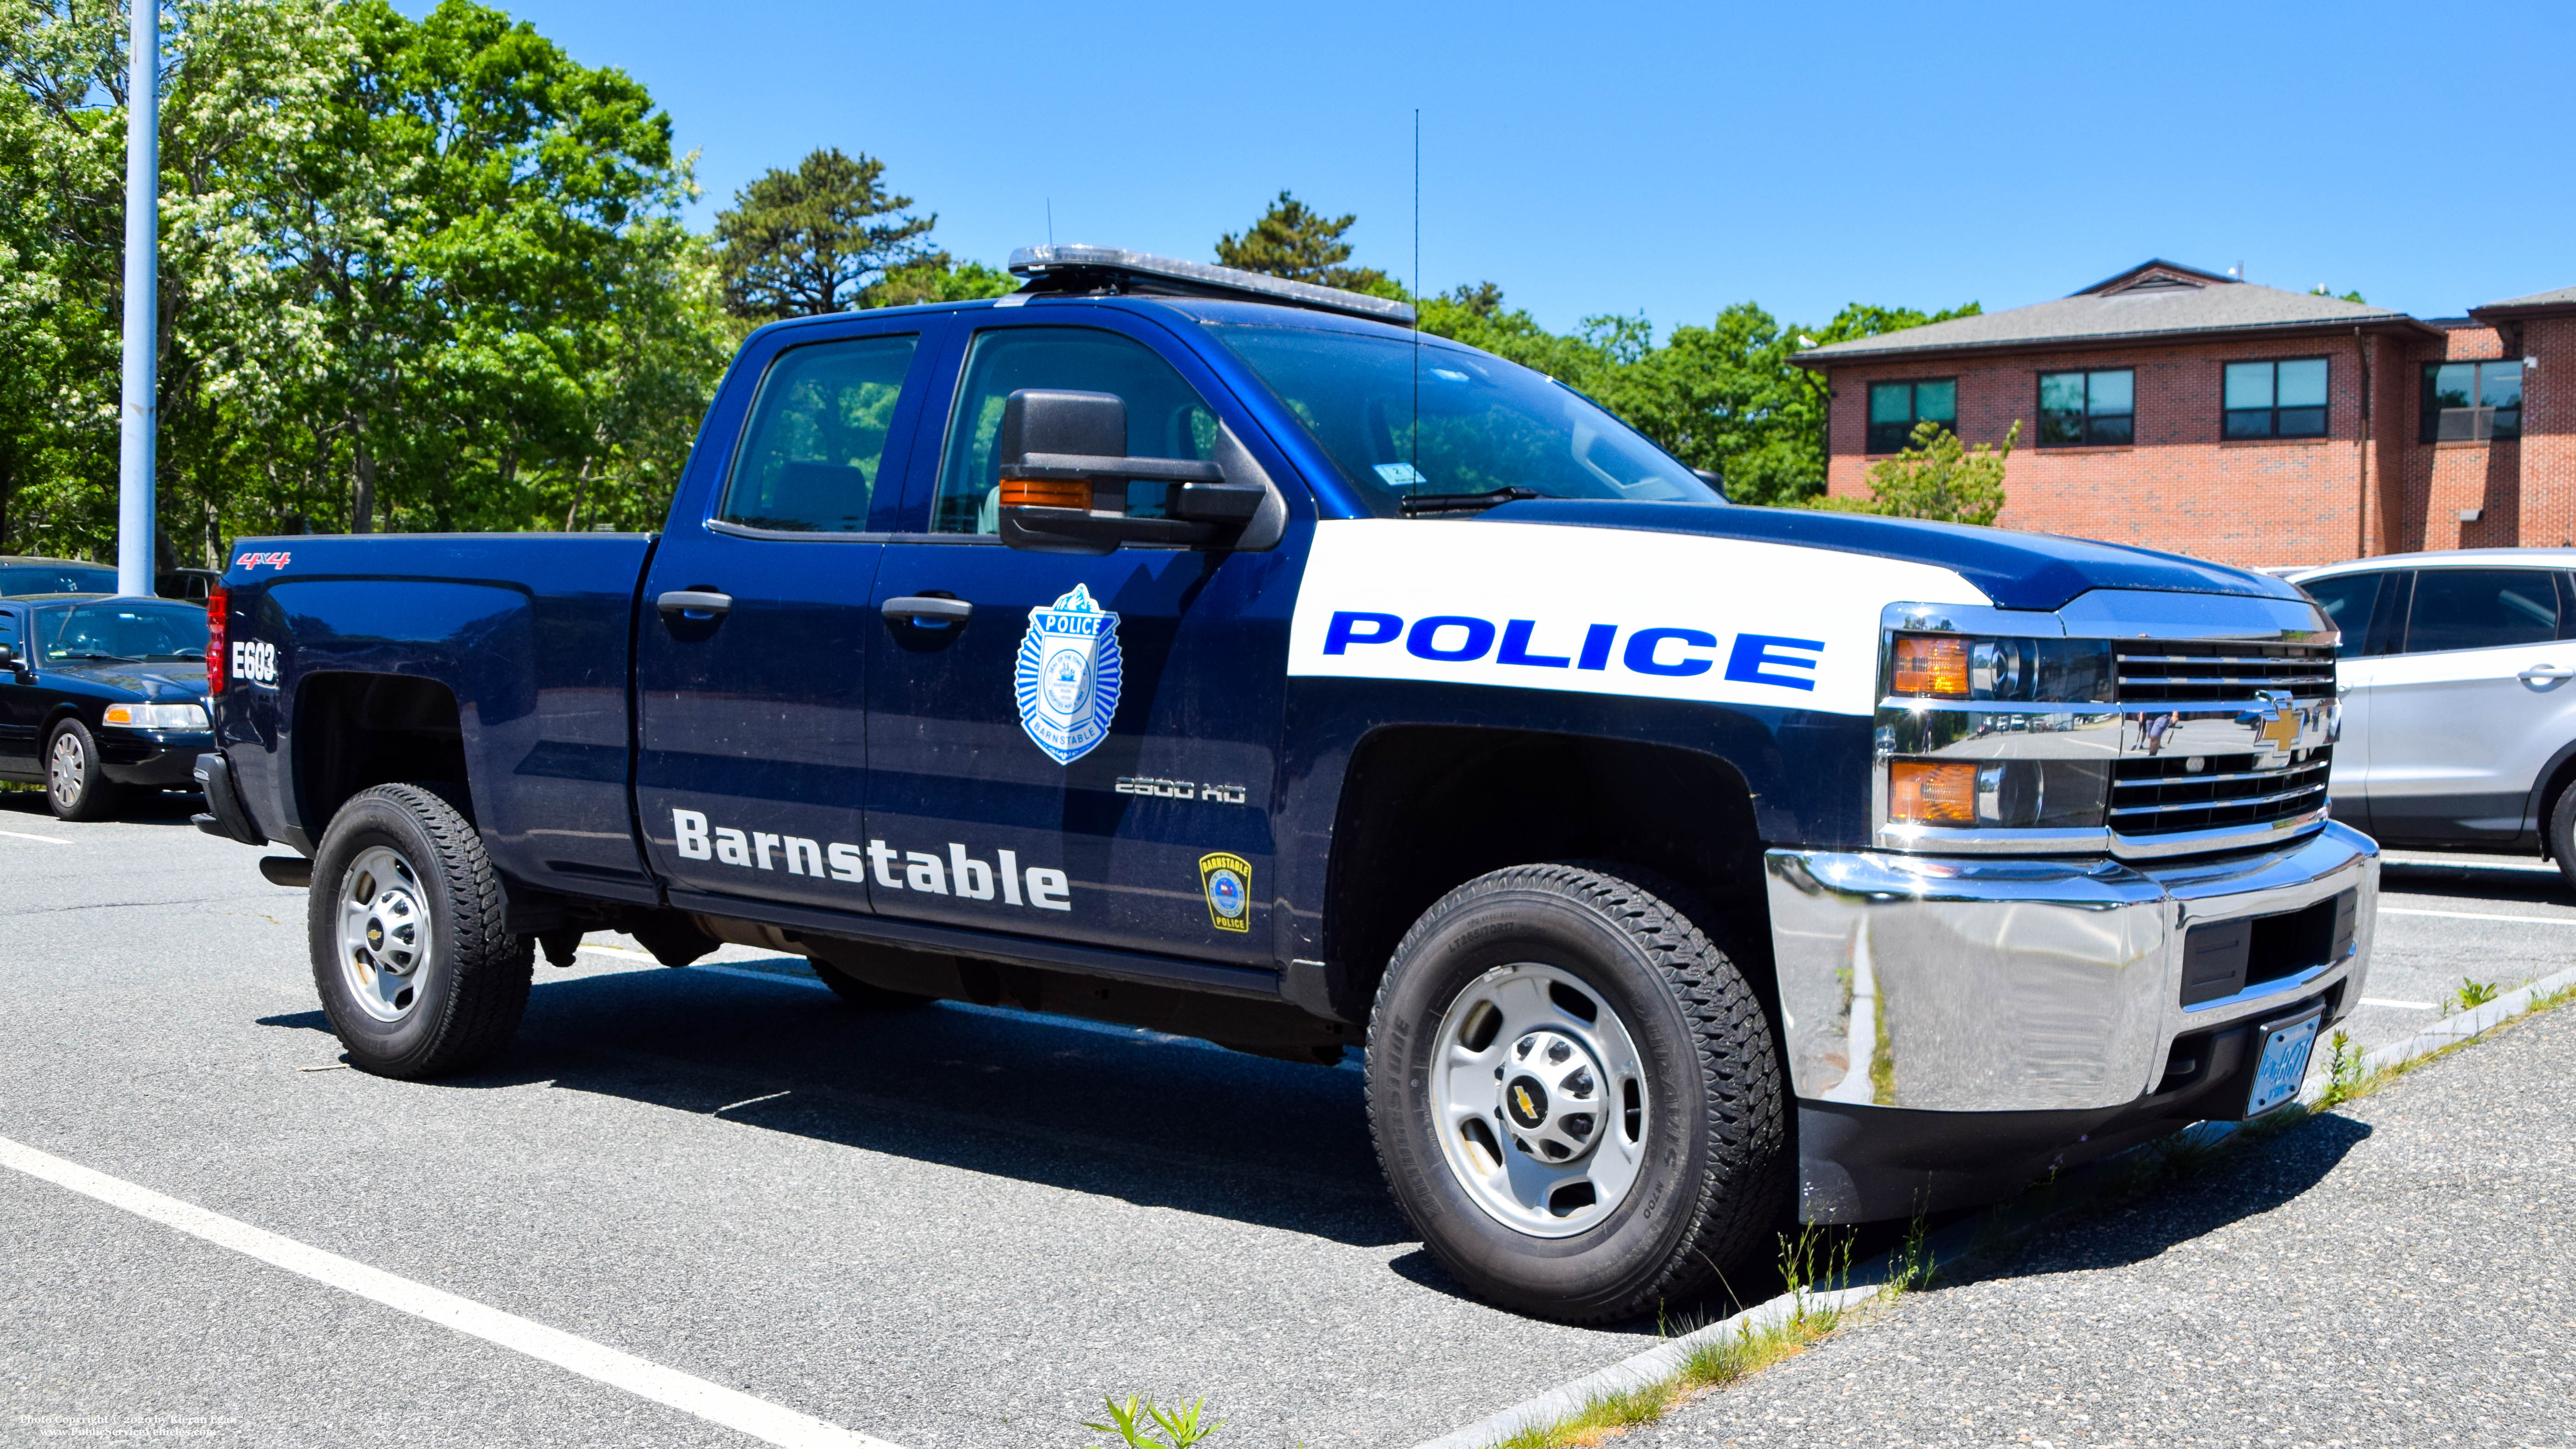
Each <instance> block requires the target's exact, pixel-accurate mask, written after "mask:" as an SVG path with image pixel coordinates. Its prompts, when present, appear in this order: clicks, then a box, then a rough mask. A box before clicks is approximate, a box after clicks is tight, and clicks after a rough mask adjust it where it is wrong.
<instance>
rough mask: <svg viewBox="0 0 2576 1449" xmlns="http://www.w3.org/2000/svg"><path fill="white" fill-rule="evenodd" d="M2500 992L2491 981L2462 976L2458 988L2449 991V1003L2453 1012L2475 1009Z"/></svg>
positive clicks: (2494, 997) (2493, 998)
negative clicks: (2473, 979) (2474, 979)
mask: <svg viewBox="0 0 2576 1449" xmlns="http://www.w3.org/2000/svg"><path fill="white" fill-rule="evenodd" d="M2500 994H2502V993H2500V992H2499V991H2498V990H2497V989H2496V984H2495V983H2494V982H2492V981H2472V980H2470V979H2469V978H2468V977H2466V976H2463V977H2461V978H2460V989H2459V990H2457V991H2454V992H2452V993H2451V1005H2452V1007H2453V1008H2454V1014H2457V1013H2458V1012H2461V1011H2475V1010H2477V1009H2478V1008H2479V1007H2481V1006H2484V1005H2486V1004H2487V1003H2488V1002H2490V1001H2493V1000H2495V999H2496V997H2497V996H2498V995H2500Z"/></svg>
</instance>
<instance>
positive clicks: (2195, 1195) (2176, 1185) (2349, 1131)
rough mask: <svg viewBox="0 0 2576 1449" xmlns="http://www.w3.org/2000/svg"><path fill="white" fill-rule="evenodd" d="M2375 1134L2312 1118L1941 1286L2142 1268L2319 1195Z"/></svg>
mask: <svg viewBox="0 0 2576 1449" xmlns="http://www.w3.org/2000/svg"><path fill="white" fill-rule="evenodd" d="M2370 1132H2371V1129H2370V1125H2369V1124H2368V1123H2366V1122H2359V1121H2355V1120H2354V1119H2352V1118H2350V1117H2345V1116H2340V1115H2337V1114H2335V1113H2331V1112H2329V1113H2326V1114H2324V1115H2321V1116H2316V1117H2311V1118H2309V1119H2307V1120H2306V1121H2305V1122H2302V1123H2300V1124H2299V1125H2297V1126H2295V1127H2292V1128H2290V1129H2289V1130H2287V1131H2285V1132H2283V1133H2282V1134H2281V1135H2279V1136H2277V1137H2275V1138H2272V1139H2271V1140H2270V1141H2268V1142H2261V1143H2255V1144H2250V1145H2249V1146H2247V1147H2244V1148H2238V1149H2234V1150H2230V1151H2224V1152H2223V1154H2222V1155H2220V1156H2219V1157H2218V1158H2217V1159H2216V1160H2215V1161H2214V1162H2212V1163H2211V1164H2210V1165H2209V1167H2208V1168H2207V1169H2206V1170H2204V1171H2202V1172H2200V1173H2197V1174H2194V1175H2190V1176H2184V1177H2181V1178H2178V1179H2176V1180H2172V1181H2168V1182H2165V1183H2162V1184H2160V1185H2158V1186H2155V1187H2153V1188H2151V1189H2149V1190H2148V1191H2147V1193H2146V1195H2145V1196H2144V1197H2142V1198H2140V1199H2139V1200H2138V1201H2136V1202H2134V1203H2131V1204H2129V1205H2128V1206H2126V1207H2122V1208H2115V1209H2111V1210H2108V1211H2106V1212H2101V1213H2098V1214H2085V1215H2082V1216H2079V1217H2077V1218H2076V1219H2075V1220H2074V1221H2072V1222H2070V1223H2068V1224H2066V1225H2065V1226H2063V1227H2059V1228H2056V1229H2055V1230H2054V1231H2048V1230H2043V1231H2042V1232H2040V1233H2039V1234H2038V1235H2037V1236H2036V1237H2034V1238H2033V1239H2032V1240H2031V1241H2030V1242H2029V1243H2028V1244H2027V1245H2025V1246H2024V1247H2023V1248H2022V1249H2021V1250H2020V1251H2019V1252H2017V1253H2013V1254H2010V1255H2007V1256H2006V1257H2004V1258H2003V1259H2001V1260H1999V1261H1997V1262H1995V1263H1993V1264H1992V1265H1991V1266H1989V1267H1986V1268H1983V1269H1977V1268H1970V1269H1969V1270H1967V1271H1966V1272H1964V1273H1962V1274H1959V1275H1957V1276H1954V1275H1952V1274H1951V1273H1950V1272H1949V1271H1948V1270H1946V1269H1945V1270H1944V1271H1943V1274H1942V1276H1941V1279H1940V1282H1939V1284H1938V1285H1937V1286H1939V1287H1945V1288H1946V1287H1955V1286H1958V1285H1960V1284H1962V1283H1968V1282H1975V1281H1979V1280H1981V1279H1992V1278H2031V1277H2037V1276H2040V1275H2042V1274H2048V1273H2085V1272H2092V1271H2095V1270H2097V1269H2103V1268H2125V1267H2128V1266H2131V1265H2133V1264H2137V1263H2143V1262H2145V1261H2147V1260H2148V1259H2151V1258H2154V1257H2157V1256H2159V1255H2160V1254H2162V1253H2164V1252H2165V1251H2166V1250H2168V1249H2170V1248H2174V1247H2177V1246H2179V1245H2181V1244H2183V1243H2188V1242H2190V1241H2192V1240H2193V1239H2195V1238H2199V1237H2203V1236H2206V1235H2207V1234H2209V1233H2213V1232H2216V1231H2217V1230H2219V1229H2220V1228H2223V1227H2226V1226H2227V1225H2229V1224H2230V1223H2235V1222H2240V1221H2242V1220H2244V1219H2246V1218H2250V1217H2256V1216H2259V1215H2261V1214H2263V1213H2267V1212H2270V1211H2271V1210H2272V1209H2274V1208H2277V1207H2280V1206H2282V1205H2283V1204H2285V1203H2288V1202H2290V1201H2291V1200H2293V1199H2295V1198H2297V1197H2299V1196H2301V1195H2302V1194H2304V1193H2306V1192H2308V1191H2310V1190H2311V1189H2314V1188H2315V1187H2317V1186H2318V1185H2319V1184H2320V1183H2322V1182H2324V1181H2325V1179H2326V1177H2327V1176H2328V1175H2329V1174H2331V1173H2332V1172H2333V1171H2334V1169H2335V1167H2336V1166H2337V1164H2339V1163H2341V1162H2342V1161H2343V1159H2344V1156H2345V1154H2347V1153H2349V1152H2351V1151H2352V1149H2353V1148H2354V1147H2355V1146H2357V1145H2359V1144H2360V1143H2361V1141H2362V1140H2363V1139H2364V1138H2366V1137H2368V1136H2370ZM2140 1150H2141V1151H2145V1152H2152V1151H2153V1150H2154V1149H2153V1148H2152V1147H2150V1148H2144V1149H2140Z"/></svg>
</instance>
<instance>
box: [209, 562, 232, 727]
mask: <svg viewBox="0 0 2576 1449" xmlns="http://www.w3.org/2000/svg"><path fill="white" fill-rule="evenodd" d="M231 607H232V597H231V595H229V594H226V593H225V592H224V587H223V585H221V584H217V585H215V587H214V588H213V589H211V590H209V591H208V592H207V594H206V697H207V698H209V699H211V698H213V697H214V696H216V695H218V694H221V693H223V692H224V665H225V664H226V663H227V662H228V656H229V655H230V654H231V652H232V651H231V650H230V649H229V648H227V647H226V646H227V644H228V643H229V642H230V641H229V640H228V638H227V637H226V636H227V635H229V634H230V633H231V632H232V630H231V628H230V627H229V626H230V625H231V623H232V620H231V619H230V618H229V617H227V611H228V610H229V609H230V608H231Z"/></svg>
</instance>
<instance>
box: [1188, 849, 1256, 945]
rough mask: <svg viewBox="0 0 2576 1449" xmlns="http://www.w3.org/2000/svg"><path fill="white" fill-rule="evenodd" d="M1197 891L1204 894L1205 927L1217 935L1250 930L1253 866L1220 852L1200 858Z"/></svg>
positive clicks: (1213, 852)
mask: <svg viewBox="0 0 2576 1449" xmlns="http://www.w3.org/2000/svg"><path fill="white" fill-rule="evenodd" d="M1199 888H1200V889H1201V890H1203V891H1205V892H1207V906H1208V924H1210V925H1212V926H1214V927H1216V928H1217V929H1218V930H1220V931H1249V930H1251V929H1252V862H1250V861H1248V860H1245V859H1244V858H1243V857H1242V856H1239V855H1232V854H1229V853H1227V852H1225V851H1222V850H1219V851H1212V852H1210V853H1208V854H1206V855H1202V856H1200V857H1199Z"/></svg>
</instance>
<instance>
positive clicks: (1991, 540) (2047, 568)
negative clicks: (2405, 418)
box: [1476, 498, 2306, 609]
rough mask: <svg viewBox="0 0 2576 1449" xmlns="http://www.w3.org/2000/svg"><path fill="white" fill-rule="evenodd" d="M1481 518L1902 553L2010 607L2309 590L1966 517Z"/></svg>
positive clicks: (1538, 501) (1646, 514) (1683, 509)
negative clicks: (2108, 592)
mask: <svg viewBox="0 0 2576 1449" xmlns="http://www.w3.org/2000/svg"><path fill="white" fill-rule="evenodd" d="M1476 522H1478V523H1553V524H1559V525H1569V524H1570V525H1576V526H1581V527H1591V528H1625V529H1634V530H1643V531H1646V532H1651V533H1695V534H1700V535H1703V536H1706V537H1709V538H1740V539H1748V540H1756V541H1760V542H1765V543H1785V544H1794V545H1800V546H1804V547H1807V548H1821V549H1831V550H1833V551H1834V552H1837V553H1856V554H1867V555H1871V556H1873V557H1877V558H1889V559H1902V560H1904V561H1906V562H1908V563H1921V564H1931V565H1934V566H1936V567H1939V568H1946V569H1950V570H1953V571H1955V572H1956V573H1957V574H1958V575H1959V576H1960V577H1962V578H1964V579H1966V580H1967V581H1968V582H1970V583H1972V584H1974V585H1976V586H1977V587H1978V588H1979V589H1980V590H1983V591H1984V593H1985V595H1986V597H1988V598H1990V599H1992V600H1994V601H1995V603H1996V605H1997V606H1999V607H2001V608H2006V609H2057V608H2062V607H2064V606H2065V605H2066V603H2067V602H2068V601H2069V600H2072V599H2073V598H2075V597H2076V596H2077V595H2079V594H2084V593H2089V592H2091V591H2092V590H2094V589H2157V590H2163V591H2166V592H2171V593H2184V594H2232V595H2235V596H2237V597H2240V598H2255V599H2294V600H2295V599H2303V598H2305V597H2306V596H2305V595H2303V594H2301V593H2300V592H2299V590H2298V589H2297V588H2296V587H2295V586H2293V585H2291V584H2289V583H2285V582H2283V581H2282V580H2280V579H2276V578H2273V577H2271V576H2270V575H2268V574H2258V573H2253V572H2250V571H2248V570H2245V569H2233V568H2229V567H2227V566H2226V565H2224V564H2214V563H2208V562H2205V561H2203V560H2201V559H2194V558H2184V557H2182V556H2181V555H2179V554H2170V553H2157V552H2156V551H2154V550H2152V549H2143V548H2128V547H2124V546H2122V545H2120V544H2112V543H2094V542H2091V541H2089V540H2086V539H2080V538H2063V537H2059V536H2057V535H2055V534H2045V533H2016V532H2014V531H2012V530H2010V529H2003V528H1979V527H1976V526H1974V525H1971V524H1962V523H1926V522H1923V521H1921V520H1918V519H1911V518H1880V517H1876V516H1873V515H1870V514H1864V513H1819V512H1814V511H1812V510H1809V509H1803V508H1756V507H1749V506H1744V505H1732V504H1723V503H1627V502H1621V501H1618V500H1615V499H1577V498H1533V499H1525V500H1523V501H1521V502H1518V503H1506V504H1504V505H1503V506H1502V507H1500V508H1495V509H1490V510H1488V511H1486V512H1485V513H1483V514H1480V515H1478V517H1477V519H1476Z"/></svg>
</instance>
